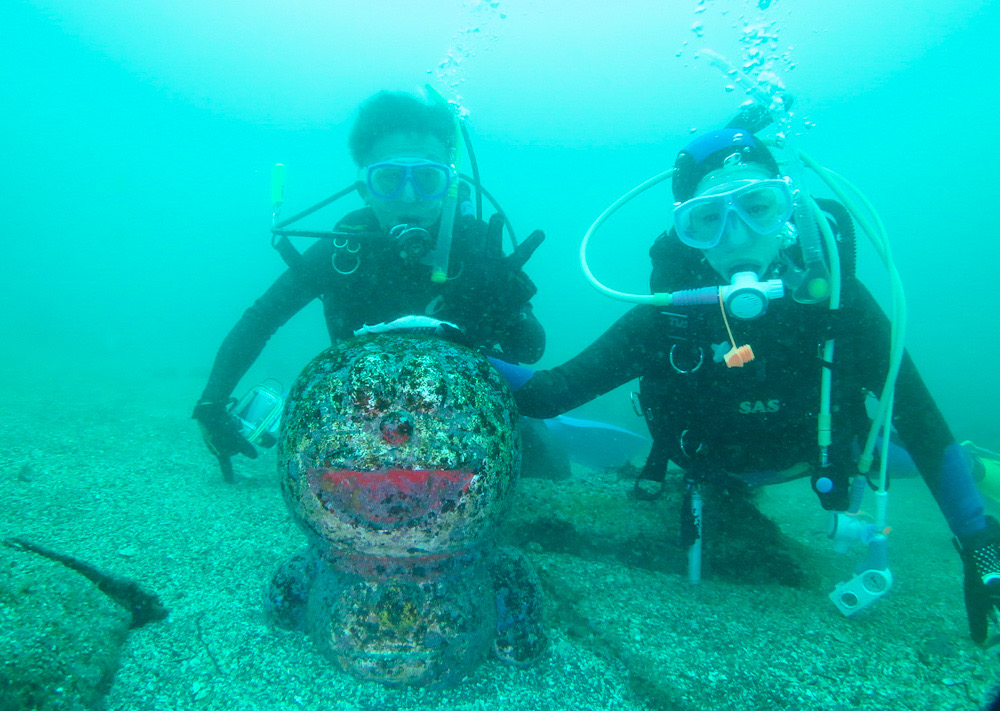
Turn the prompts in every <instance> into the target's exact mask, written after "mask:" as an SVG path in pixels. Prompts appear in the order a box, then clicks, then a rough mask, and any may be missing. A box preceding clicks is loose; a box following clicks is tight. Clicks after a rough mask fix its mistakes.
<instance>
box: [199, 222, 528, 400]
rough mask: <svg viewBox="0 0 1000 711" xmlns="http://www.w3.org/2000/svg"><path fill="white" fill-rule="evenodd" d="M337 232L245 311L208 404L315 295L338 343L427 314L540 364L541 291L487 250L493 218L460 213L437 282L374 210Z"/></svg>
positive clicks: (222, 356)
mask: <svg viewBox="0 0 1000 711" xmlns="http://www.w3.org/2000/svg"><path fill="white" fill-rule="evenodd" d="M335 232H338V233H340V235H341V236H340V237H338V238H337V239H334V238H321V239H319V240H317V242H316V243H315V244H313V245H312V246H311V247H310V248H309V249H308V250H307V251H306V252H305V253H303V254H302V257H301V263H299V264H295V265H294V266H292V267H290V268H289V269H287V270H286V271H285V272H284V273H283V274H282V275H281V276H280V277H278V279H277V280H276V281H275V282H274V284H272V285H271V287H270V288H269V289H268V290H267V291H266V292H265V293H264V295H263V296H261V297H260V298H259V299H257V301H256V302H254V304H253V306H251V307H250V308H249V309H247V311H246V313H244V314H243V317H242V318H241V319H240V320H239V322H238V323H237V324H236V326H234V327H233V329H232V331H230V333H229V335H228V336H226V339H225V340H224V341H223V343H222V346H221V347H220V348H219V352H218V355H217V356H216V359H215V364H214V366H213V367H212V373H211V375H210V376H209V381H208V385H207V386H206V387H205V391H204V393H203V394H202V401H208V402H222V401H225V400H226V398H228V397H229V395H230V393H231V392H232V391H233V389H234V388H235V387H236V385H237V383H238V382H239V380H240V378H242V377H243V375H244V374H245V373H246V372H247V370H248V369H249V368H250V366H251V365H252V364H253V362H254V361H255V360H256V359H257V357H258V356H259V355H260V352H261V351H262V350H263V348H264V345H265V344H266V343H267V341H268V339H269V338H270V337H271V336H272V335H273V334H274V333H275V331H277V330H278V329H279V328H280V327H281V326H282V325H284V324H285V323H286V322H287V321H288V319H290V318H291V317H292V316H294V315H295V314H296V313H298V312H299V311H300V310H301V309H302V308H303V307H305V306H306V304H308V303H309V302H310V301H312V300H313V299H317V298H318V299H321V300H322V302H323V312H324V314H325V317H326V325H327V330H328V331H329V333H330V339H331V341H332V342H337V341H339V340H341V339H343V338H347V337H350V336H351V335H352V333H353V332H354V331H355V330H356V329H358V328H361V327H362V326H364V325H366V324H367V325H373V324H378V323H383V322H387V321H392V320H394V319H397V318H400V317H403V316H409V315H428V316H433V317H434V318H437V319H440V320H442V321H449V322H452V323H454V324H456V325H457V326H459V327H460V328H461V329H462V331H463V332H464V334H465V340H466V341H467V342H468V343H470V344H471V345H473V346H475V347H477V348H482V349H483V350H484V351H486V352H488V353H489V354H490V355H493V356H496V357H499V358H501V359H503V360H507V361H510V362H525V363H534V362H535V361H537V360H538V359H539V358H540V357H541V355H542V352H543V350H544V348H545V332H544V331H543V329H542V327H541V324H539V322H538V321H537V319H535V317H534V315H533V314H532V312H531V304H530V303H529V300H530V299H531V297H532V296H533V295H534V293H535V291H536V289H535V286H534V284H532V282H531V280H530V279H529V278H528V276H527V275H526V274H525V273H524V272H523V271H520V270H517V271H510V270H509V269H507V268H505V267H504V266H503V264H502V259H500V258H499V257H500V256H502V255H494V254H488V253H487V249H488V245H487V244H486V240H485V233H486V225H485V224H484V223H482V222H480V221H477V220H475V219H474V218H472V217H462V218H459V219H458V220H456V222H455V230H454V235H453V242H452V252H451V260H450V278H449V280H448V281H447V282H445V283H444V284H436V283H433V282H432V281H431V279H430V268H429V267H428V266H426V265H422V264H419V263H410V262H407V261H404V260H403V259H402V258H401V257H400V255H399V250H398V248H397V247H396V246H395V245H394V242H393V240H392V239H391V238H390V237H388V236H387V235H386V234H385V233H384V232H383V231H382V230H380V229H379V227H378V222H377V220H376V219H375V215H374V213H373V212H372V211H371V209H370V208H364V209H362V210H357V211H355V212H352V213H350V214H349V215H347V216H345V217H344V218H343V219H342V220H341V221H340V222H339V223H338V224H337V226H336V228H335Z"/></svg>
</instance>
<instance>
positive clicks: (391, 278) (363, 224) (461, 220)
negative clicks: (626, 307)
mask: <svg viewBox="0 0 1000 711" xmlns="http://www.w3.org/2000/svg"><path fill="white" fill-rule="evenodd" d="M457 142H458V135H457V131H456V119H455V117H454V114H453V112H452V110H451V109H450V108H449V107H448V106H447V105H446V104H445V103H443V102H430V103H427V102H424V101H421V100H420V99H418V98H416V97H414V96H412V95H409V94H404V93H395V92H385V91H383V92H380V93H378V94H376V95H374V96H373V97H371V98H370V99H368V100H367V101H365V102H364V103H363V104H362V105H361V107H360V109H359V112H358V117H357V120H356V121H355V123H354V126H353V128H352V130H351V133H350V137H349V146H350V150H351V156H352V158H353V159H354V162H355V163H356V165H357V166H358V176H357V184H356V188H357V191H358V193H359V194H360V195H361V197H362V198H363V200H364V201H365V203H367V206H366V207H365V208H363V209H360V210H356V211H354V212H352V213H350V214H348V215H346V216H345V217H344V218H343V219H341V220H340V221H339V222H338V223H337V225H336V227H335V228H334V230H333V232H332V233H329V235H330V236H328V237H324V238H322V239H318V240H317V241H316V243H315V244H313V245H312V246H311V247H310V248H309V249H308V250H306V251H305V252H304V253H303V254H301V255H298V254H297V253H294V254H293V257H294V258H293V259H289V258H288V256H287V255H286V254H285V253H283V254H282V256H283V257H285V258H286V261H288V262H289V268H288V269H287V270H286V271H285V272H284V273H283V274H282V275H281V276H280V277H278V279H277V280H276V281H275V282H274V284H272V285H271V287H270V288H269V289H268V290H267V291H266V292H265V293H264V294H263V295H262V296H261V297H260V298H259V299H257V301H256V302H255V303H254V304H253V305H252V306H251V307H250V308H249V309H248V310H247V311H246V313H245V314H244V315H243V317H242V318H241V319H240V320H239V322H238V323H237V324H236V325H235V326H234V327H233V329H232V331H230V333H229V335H228V336H226V338H225V340H224V341H223V343H222V346H221V347H220V348H219V352H218V354H217V356H216V359H215V364H214V366H213V368H212V372H211V374H210V376H209V380H208V384H207V385H206V387H205V390H204V392H203V393H202V396H201V398H200V399H199V401H198V404H197V406H196V407H195V411H194V418H195V419H196V420H198V422H199V424H200V425H201V427H202V432H203V434H204V436H205V440H206V443H207V444H208V446H209V448H210V449H211V450H212V452H213V454H215V455H216V456H217V457H218V458H219V461H220V464H221V465H222V467H223V472H224V474H227V478H231V464H229V459H230V458H231V457H232V456H233V455H235V454H245V455H247V456H250V457H255V456H256V450H255V449H254V447H253V446H252V445H251V444H250V443H249V442H248V441H247V440H246V439H244V438H243V436H242V435H240V433H239V429H238V427H237V425H236V424H235V421H234V419H233V417H232V416H231V415H230V414H229V413H228V412H227V411H226V406H227V401H228V398H229V397H230V394H231V393H232V391H233V389H234V388H235V387H236V385H237V384H238V383H239V381H240V379H241V378H242V377H243V375H244V374H245V373H246V372H247V371H248V370H249V369H250V366H251V365H252V364H253V362H254V361H255V360H256V359H257V357H258V356H259V355H260V353H261V351H262V350H263V348H264V346H265V344H266V343H267V341H268V339H269V338H270V337H271V336H272V335H273V334H274V333H275V332H276V331H277V330H278V329H279V328H280V327H281V326H282V325H284V324H285V323H286V322H287V321H288V320H289V319H290V318H291V317H292V316H294V315H295V314H296V313H298V312H299V311H300V310H301V309H302V308H304V307H305V306H306V305H307V304H309V303H310V302H311V301H312V300H313V299H317V298H318V299H320V300H321V301H322V302H323V311H324V315H325V319H326V325H327V330H328V331H329V334H330V339H331V341H332V342H334V343H336V342H337V341H339V340H341V339H344V338H348V337H350V336H351V335H352V334H353V332H354V331H356V330H357V329H360V328H361V327H363V326H365V325H366V324H367V325H372V324H378V323H384V322H390V321H394V320H396V319H398V318H401V317H405V316H410V315H426V316H432V317H434V318H436V319H439V320H441V321H446V322H450V323H453V324H455V325H456V326H457V327H458V328H459V329H460V331H461V332H462V340H463V341H464V342H465V343H466V345H469V346H471V347H474V348H478V349H481V350H483V351H484V352H486V353H489V354H490V355H492V356H495V357H497V358H500V359H503V360H504V361H508V362H515V363H516V362H525V363H534V362H535V361H537V360H538V359H539V358H540V357H541V355H542V352H543V350H544V348H545V333H544V330H543V329H542V326H541V324H539V322H538V321H537V319H536V318H535V317H534V315H533V314H532V309H531V303H530V300H531V298H532V296H533V295H534V294H535V292H536V288H535V285H534V284H533V283H532V282H531V280H530V279H529V278H528V276H527V275H526V274H525V273H524V271H523V270H522V268H521V267H522V266H523V264H524V262H525V261H526V260H527V258H528V257H530V255H531V251H533V249H534V248H535V247H537V245H538V244H539V243H540V242H541V240H542V239H543V235H542V233H541V232H540V231H536V232H534V233H532V235H531V236H529V237H528V239H526V240H524V242H522V243H521V245H520V248H519V249H518V250H516V251H515V253H514V254H512V255H510V256H505V255H504V253H503V248H502V245H501V240H502V230H503V226H504V220H503V217H502V215H499V214H497V215H493V217H492V218H491V220H490V222H489V224H488V225H487V224H486V223H484V222H482V221H481V220H478V219H476V217H475V215H474V214H468V213H469V212H471V211H469V210H461V209H459V210H453V211H452V212H453V213H454V222H453V228H452V229H448V230H446V229H442V227H443V226H444V222H443V221H445V220H452V217H453V215H452V214H451V213H449V212H448V210H447V207H448V200H449V198H454V197H455V196H456V193H455V192H454V190H455V188H456V187H458V188H459V190H458V192H457V199H458V200H460V201H461V200H463V197H465V198H466V199H467V196H468V192H467V191H466V193H465V195H464V196H463V194H462V190H461V188H464V187H465V186H464V185H462V186H459V185H458V182H457V181H458V180H459V178H458V175H457V173H456V170H455V167H454V160H453V156H454V154H455V151H456V150H457V145H456V144H457ZM452 207H454V202H453V203H452ZM451 224H452V223H449V224H448V225H447V226H451ZM442 235H444V236H442ZM441 265H443V266H441ZM439 266H440V270H439V272H438V267H439Z"/></svg>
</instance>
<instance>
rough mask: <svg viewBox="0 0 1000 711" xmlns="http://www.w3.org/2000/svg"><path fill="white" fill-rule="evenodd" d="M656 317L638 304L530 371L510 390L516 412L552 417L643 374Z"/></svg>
mask: <svg viewBox="0 0 1000 711" xmlns="http://www.w3.org/2000/svg"><path fill="white" fill-rule="evenodd" d="M658 315H659V312H658V311H657V310H656V309H655V308H653V307H649V306H637V307H635V308H633V309H632V310H631V311H629V312H628V313H626V314H625V315H624V316H622V317H621V318H620V319H618V321H616V322H615V323H614V325H612V326H611V328H609V329H608V330H607V331H605V332H604V334H603V335H601V336H600V337H599V338H598V339H597V340H596V341H594V342H593V343H592V344H591V345H589V346H588V347H587V348H586V349H584V350H583V351H582V352H581V353H580V354H579V355H577V356H575V357H574V358H572V359H570V360H568V361H566V362H565V363H563V364H562V365H560V366H557V367H555V368H552V369H551V370H541V371H538V372H537V373H535V374H534V375H533V376H532V377H531V379H530V380H528V382H527V383H525V385H523V386H522V387H521V388H520V389H518V390H517V392H516V393H515V396H516V398H517V403H518V406H519V408H520V410H521V414H522V415H527V416H528V417H554V416H555V415H558V414H560V413H563V412H566V411H567V410H571V409H573V408H574V407H578V406H580V405H582V404H584V403H585V402H589V401H590V400H593V399H594V398H596V397H597V396H599V395H603V394H604V393H606V392H608V391H610V390H612V389H614V388H616V387H618V386H619V385H622V384H623V383H627V382H628V381H629V380H632V379H633V378H636V377H638V376H639V375H642V374H643V372H644V370H645V369H647V368H648V367H650V364H651V363H652V362H653V357H654V355H655V353H654V347H652V346H651V345H650V344H653V343H655V341H656V337H657V334H656V331H655V329H656V327H657V317H658Z"/></svg>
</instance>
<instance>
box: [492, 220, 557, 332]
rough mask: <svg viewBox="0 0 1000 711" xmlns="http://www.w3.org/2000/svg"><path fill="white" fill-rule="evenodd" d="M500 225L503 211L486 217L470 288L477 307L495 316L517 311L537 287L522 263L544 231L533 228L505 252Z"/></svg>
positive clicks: (541, 239) (527, 258) (543, 237)
mask: <svg viewBox="0 0 1000 711" xmlns="http://www.w3.org/2000/svg"><path fill="white" fill-rule="evenodd" d="M480 224H481V223H480ZM503 227H504V217H503V215H501V214H500V213H496V214H494V215H493V216H492V217H490V222H489V225H488V226H487V227H486V235H485V238H484V240H483V254H482V257H481V259H480V260H479V265H478V267H479V269H478V270H477V271H478V273H477V274H475V288H474V291H475V293H476V294H477V295H478V296H479V297H480V300H481V302H482V303H481V304H480V305H479V308H480V309H483V308H485V309H486V310H488V311H490V312H492V313H493V315H494V316H495V317H499V318H503V317H505V316H506V317H512V316H514V315H519V314H520V313H521V310H522V309H523V308H524V305H525V304H527V303H528V302H529V301H530V300H531V297H533V296H534V295H535V293H536V292H537V291H538V288H537V287H536V286H535V285H534V283H533V282H532V281H531V279H529V278H528V275H527V274H525V273H524V272H523V271H522V267H524V265H525V263H526V262H527V261H528V260H529V259H530V258H531V255H532V254H534V253H535V250H536V249H538V245H540V244H541V243H542V241H543V240H544V239H545V233H544V232H542V231H541V230H535V231H534V232H532V233H531V234H530V235H528V238H527V239H526V240H524V241H523V242H521V243H520V244H519V245H517V247H516V248H515V249H514V251H513V253H511V254H510V255H506V256H505V255H504V253H503Z"/></svg>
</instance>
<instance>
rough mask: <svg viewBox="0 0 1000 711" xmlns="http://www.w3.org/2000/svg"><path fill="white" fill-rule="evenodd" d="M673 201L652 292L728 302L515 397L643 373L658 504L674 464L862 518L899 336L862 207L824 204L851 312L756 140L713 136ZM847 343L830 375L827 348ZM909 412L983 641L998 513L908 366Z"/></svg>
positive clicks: (662, 309)
mask: <svg viewBox="0 0 1000 711" xmlns="http://www.w3.org/2000/svg"><path fill="white" fill-rule="evenodd" d="M673 192H674V197H675V200H676V203H675V206H674V228H673V229H671V230H670V231H668V232H665V233H663V234H661V235H660V236H659V237H658V238H657V239H656V241H655V243H654V244H653V246H652V248H651V249H650V256H651V258H652V262H653V271H652V276H651V284H650V286H651V291H652V292H653V293H654V294H655V293H662V292H677V290H682V289H696V288H699V287H718V286H719V285H720V283H722V284H723V287H722V289H718V288H716V289H715V290H714V291H713V293H715V294H716V295H715V296H714V303H715V307H714V308H713V307H711V306H705V305H699V306H684V305H680V304H678V299H677V294H676V293H675V294H674V297H675V300H674V302H673V303H672V304H671V305H669V306H654V305H639V306H636V307H634V308H633V309H631V310H630V311H629V312H627V313H626V314H625V315H624V316H623V317H622V318H620V319H619V320H618V321H617V322H616V323H615V324H614V325H612V326H611V327H610V328H609V329H608V330H607V331H606V332H605V333H604V334H603V335H602V336H600V337H599V338H598V339H597V340H596V341H595V342H594V343H593V344H591V345H590V346H589V347H587V348H586V349H585V350H584V351H583V352H581V353H580V354H579V355H577V356H576V357H574V358H572V359H571V360H569V361H567V362H566V363H564V364H563V365H560V366H558V367H556V368H553V369H551V370H546V371H540V372H536V373H534V374H530V373H528V372H527V369H512V370H514V371H515V372H514V376H515V378H518V379H520V381H521V382H524V384H523V385H522V386H521V387H520V388H519V389H518V391H517V399H518V403H519V405H520V407H521V411H522V414H525V415H527V416H529V417H552V416H554V415H557V414H559V413H562V412H565V411H567V410H570V409H572V408H574V407H577V406H579V405H581V404H583V403H585V402H588V401H590V400H592V399H593V398H595V397H597V396H599V395H601V394H604V393H606V392H608V391H610V390H612V389H613V388H615V387H618V386H620V385H622V384H624V383H627V382H628V381H630V380H632V379H633V378H641V380H640V391H641V402H642V409H643V412H644V415H645V417H646V420H647V424H648V426H649V429H650V433H651V434H652V436H653V439H654V443H653V447H652V450H651V452H650V455H649V458H648V460H647V462H646V465H645V467H644V469H643V471H642V474H641V475H640V481H642V480H646V485H645V486H640V485H639V482H637V485H636V494H637V495H639V496H641V497H642V496H646V497H648V496H649V495H650V492H649V487H648V484H649V481H650V480H651V481H652V482H653V483H656V482H659V483H660V484H661V485H662V483H663V481H664V477H665V474H666V469H667V464H668V461H669V460H672V461H673V462H675V463H676V464H677V465H679V466H680V467H681V468H682V469H684V470H685V472H686V476H687V477H688V478H689V479H690V480H693V481H709V482H711V481H713V480H714V481H716V482H718V481H721V480H729V481H731V480H732V478H733V477H735V478H736V479H740V480H742V481H743V482H744V485H750V486H754V485H759V484H768V483H777V482H779V481H785V480H788V479H792V478H797V477H802V476H809V475H810V474H811V475H812V477H813V488H814V490H816V492H817V494H818V495H819V496H820V500H821V502H822V504H823V506H824V508H827V509H831V510H846V509H847V508H848V505H847V503H848V502H847V497H848V487H847V480H848V479H849V477H850V476H851V475H852V474H854V473H856V471H857V470H856V467H855V460H856V456H855V454H854V453H853V452H852V449H853V448H854V447H855V446H856V444H855V443H856V441H857V440H858V439H859V438H861V439H863V438H864V436H865V433H866V432H868V430H869V428H870V426H871V421H870V420H869V417H868V415H867V412H866V405H865V401H866V397H869V396H870V395H871V394H874V395H876V396H877V395H878V393H879V392H880V391H881V388H882V386H883V384H884V380H885V377H886V371H887V368H888V361H889V357H888V344H889V341H890V323H889V320H888V319H887V317H886V316H885V314H884V313H883V312H882V310H881V309H880V308H879V306H878V305H877V303H876V302H875V300H874V299H873V297H872V296H871V294H870V293H869V292H868V290H867V289H866V288H865V286H864V285H863V284H862V283H861V282H860V281H859V280H858V279H857V278H856V276H855V274H854V263H855V255H854V245H853V225H852V222H851V219H850V217H849V215H848V213H847V211H846V210H845V209H844V207H843V206H842V205H840V204H839V203H837V202H834V201H830V200H818V201H817V202H818V204H819V207H820V209H821V211H822V215H823V217H824V218H825V219H826V220H827V221H828V223H829V225H830V227H831V229H832V231H833V233H834V234H835V236H836V240H837V245H838V253H839V256H840V263H841V265H842V276H841V280H840V283H841V285H842V287H841V293H840V308H839V309H836V310H831V309H829V308H828V304H827V303H826V298H825V297H826V296H827V295H828V294H829V289H828V284H827V283H826V282H824V281H823V278H824V276H823V275H825V274H826V272H825V269H824V268H819V269H817V270H814V271H815V273H816V274H817V275H818V276H815V277H812V278H807V276H808V275H809V274H812V273H813V272H811V271H810V266H809V265H808V264H807V262H808V261H809V258H808V257H807V256H806V255H805V252H806V246H805V245H803V244H802V241H803V240H801V239H800V235H801V233H802V232H803V231H804V228H806V227H807V226H806V225H804V224H802V218H801V217H800V215H802V214H803V213H800V212H797V211H796V209H795V207H796V206H795V202H796V195H795V185H794V184H793V183H792V181H791V180H789V179H788V178H787V176H784V175H782V174H781V171H780V170H779V166H778V164H777V162H776V161H775V159H774V157H773V156H772V155H771V153H770V152H769V150H768V149H767V148H766V147H765V146H764V145H763V144H762V143H761V142H760V141H759V140H758V139H757V138H756V137H754V136H753V135H752V134H751V133H750V132H749V131H746V130H741V129H738V128H732V129H724V130H720V131H714V132H711V133H708V134H706V135H703V136H700V137H699V138H697V139H695V140H694V141H693V142H692V143H690V144H689V145H688V146H687V147H686V148H685V149H684V150H682V151H681V152H680V153H679V155H678V156H677V159H676V162H675V171H674V174H673ZM796 222H798V223H799V224H795V223H796ZM814 222H815V220H814ZM808 227H815V225H809V226H808ZM826 256H829V255H826ZM814 261H815V260H814ZM814 266H815V265H814ZM703 303H707V302H703ZM720 304H722V305H724V308H723V309H721V310H720ZM733 317H735V318H733ZM731 331H735V337H736V338H737V339H739V340H738V341H734V340H733V333H732V332H731ZM831 338H835V339H836V355H835V358H834V360H833V362H832V363H829V362H826V361H825V360H824V358H823V355H822V354H823V349H822V345H823V344H824V342H826V341H827V340H828V339H831ZM740 342H745V343H750V344H752V350H753V355H751V356H750V357H749V358H745V359H744V358H737V359H736V360H737V362H735V363H733V362H730V360H729V359H730V358H731V357H732V356H733V354H734V352H736V351H740V350H742V349H739V348H737V347H736V344H737V343H740ZM731 344H732V347H731ZM727 365H740V366H741V367H727ZM502 367H503V366H502V365H501V368H502ZM824 369H832V372H833V379H832V391H831V399H832V404H833V407H832V409H831V413H832V434H833V440H832V443H831V444H830V446H829V461H828V462H827V466H825V467H823V468H822V469H821V468H820V467H819V466H817V457H816V452H817V415H818V411H819V404H820V390H821V384H820V380H821V377H820V376H821V373H822V372H823V370H824ZM895 412H896V416H895V417H894V418H893V425H894V427H895V430H896V432H897V433H898V435H899V438H900V439H901V440H902V441H903V443H904V444H905V445H906V447H907V449H908V451H909V454H910V455H911V457H912V459H913V461H914V462H915V464H916V465H917V468H918V469H919V471H920V473H921V475H922V477H923V478H924V480H925V481H926V483H927V485H928V487H929V488H930V490H931V493H932V494H933V495H934V498H935V499H936V501H937V503H938V506H939V507H940V509H941V511H942V513H943V514H944V516H945V518H946V520H947V522H948V525H949V527H950V528H951V531H952V533H953V534H954V535H955V540H956V545H957V547H958V548H959V551H960V553H961V556H962V560H963V562H964V564H965V571H966V575H965V589H966V608H967V611H968V615H969V624H970V630H971V632H972V636H973V638H974V639H975V640H976V641H977V642H982V641H984V640H985V638H986V632H987V617H988V614H989V613H990V612H991V611H992V608H993V606H994V605H997V604H998V601H1000V548H998V542H1000V526H998V525H997V522H996V521H995V520H994V519H992V518H989V517H986V516H985V514H984V503H983V499H982V497H981V495H980V494H979V492H978V490H977V489H976V486H975V482H974V479H973V475H972V467H971V460H970V457H969V456H968V454H967V453H966V452H965V450H964V449H962V447H961V446H960V445H959V444H957V442H956V440H955V438H954V436H953V435H952V433H951V431H950V429H949V427H948V424H947V422H946V421H945V419H944V417H943V416H942V414H941V412H940V410H939V409H938V407H937V405H936V404H935V403H934V400H933V399H932V397H931V395H930V393H929V392H928V390H927V388H926V386H925V385H924V383H923V381H922V379H921V377H920V375H919V374H918V372H917V370H916V368H915V367H914V364H913V362H912V360H910V358H909V356H904V359H903V362H902V365H901V369H900V372H899V375H898V378H897V380H896V388H895ZM820 482H822V483H820ZM720 515H722V516H724V515H725V511H722V512H720ZM689 542H690V541H689Z"/></svg>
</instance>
